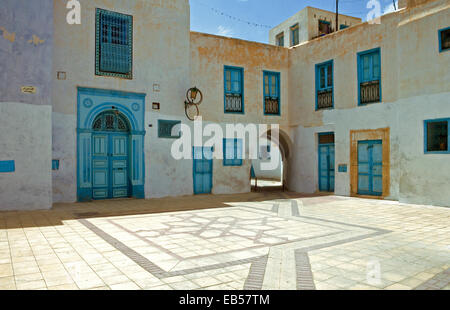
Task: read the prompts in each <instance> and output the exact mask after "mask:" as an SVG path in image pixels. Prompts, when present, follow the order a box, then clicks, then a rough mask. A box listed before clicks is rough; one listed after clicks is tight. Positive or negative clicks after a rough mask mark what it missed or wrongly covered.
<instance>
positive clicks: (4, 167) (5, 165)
mask: <svg viewBox="0 0 450 310" xmlns="http://www.w3.org/2000/svg"><path fill="white" fill-rule="evenodd" d="M15 171H16V163H15V161H14V160H0V173H9V172H15Z"/></svg>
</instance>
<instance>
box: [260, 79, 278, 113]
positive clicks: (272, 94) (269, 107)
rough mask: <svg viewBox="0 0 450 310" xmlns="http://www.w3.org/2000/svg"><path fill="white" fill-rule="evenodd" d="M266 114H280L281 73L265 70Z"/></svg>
mask: <svg viewBox="0 0 450 310" xmlns="http://www.w3.org/2000/svg"><path fill="white" fill-rule="evenodd" d="M263 77H264V114H265V115H280V73H279V72H270V71H264V74H263Z"/></svg>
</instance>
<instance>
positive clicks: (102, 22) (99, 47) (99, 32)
mask: <svg viewBox="0 0 450 310" xmlns="http://www.w3.org/2000/svg"><path fill="white" fill-rule="evenodd" d="M95 37H96V53H95V74H96V75H103V76H114V77H122V78H127V79H131V78H132V51H133V47H132V42H133V17H132V16H130V15H124V14H120V13H116V12H111V11H106V10H102V9H97V10H96V36H95Z"/></svg>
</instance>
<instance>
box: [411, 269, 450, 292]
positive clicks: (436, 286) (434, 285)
mask: <svg viewBox="0 0 450 310" xmlns="http://www.w3.org/2000/svg"><path fill="white" fill-rule="evenodd" d="M449 284H450V268H447V269H446V270H444V271H442V272H440V273H438V274H437V275H435V276H434V277H432V278H431V279H430V280H428V281H426V282H424V283H422V284H420V285H419V286H418V287H416V288H415V290H442V289H443V288H445V287H446V286H448V285H449Z"/></svg>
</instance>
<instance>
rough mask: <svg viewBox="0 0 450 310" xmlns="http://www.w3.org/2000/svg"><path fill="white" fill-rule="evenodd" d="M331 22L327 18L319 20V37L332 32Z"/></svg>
mask: <svg viewBox="0 0 450 310" xmlns="http://www.w3.org/2000/svg"><path fill="white" fill-rule="evenodd" d="M331 32H332V30H331V24H330V22H327V21H326V20H319V37H320V36H324V35H327V34H329V33H331Z"/></svg>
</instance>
